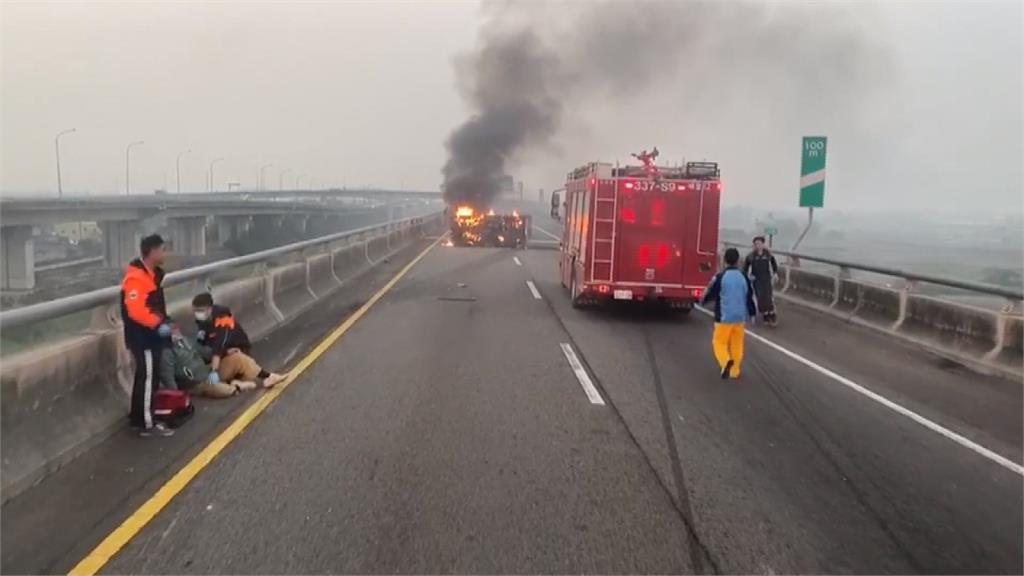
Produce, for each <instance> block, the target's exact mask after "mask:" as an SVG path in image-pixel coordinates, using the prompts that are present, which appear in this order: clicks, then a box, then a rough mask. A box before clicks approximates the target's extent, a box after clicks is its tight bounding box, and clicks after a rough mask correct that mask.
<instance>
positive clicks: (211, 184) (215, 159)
mask: <svg viewBox="0 0 1024 576" xmlns="http://www.w3.org/2000/svg"><path fill="white" fill-rule="evenodd" d="M222 160H224V159H223V158H214V159H213V160H211V161H210V173H209V175H207V179H208V180H209V182H207V186H206V191H207V192H213V165H214V164H216V163H217V162H220V161H222Z"/></svg>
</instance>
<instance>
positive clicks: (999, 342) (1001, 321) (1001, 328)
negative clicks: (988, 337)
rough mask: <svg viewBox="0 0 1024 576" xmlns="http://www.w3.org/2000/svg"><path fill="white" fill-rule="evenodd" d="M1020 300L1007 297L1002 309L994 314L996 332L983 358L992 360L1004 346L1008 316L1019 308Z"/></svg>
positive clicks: (1007, 328)
mask: <svg viewBox="0 0 1024 576" xmlns="http://www.w3.org/2000/svg"><path fill="white" fill-rule="evenodd" d="M1020 308H1021V301H1020V300H1015V299H1013V298H1007V299H1006V304H1005V305H1004V306H1003V309H1002V310H1000V311H999V313H998V314H997V315H996V334H995V336H996V337H995V341H996V342H995V345H994V346H992V349H991V350H989V351H988V352H986V353H985V355H984V356H983V358H984V359H985V360H992V359H994V358H995V357H996V356H998V355H999V353H1000V352H1002V351H1003V347H1004V346H1006V337H1007V331H1008V330H1009V325H1010V322H1009V318H1010V316H1013V315H1014V313H1015V312H1017V311H1018V310H1020Z"/></svg>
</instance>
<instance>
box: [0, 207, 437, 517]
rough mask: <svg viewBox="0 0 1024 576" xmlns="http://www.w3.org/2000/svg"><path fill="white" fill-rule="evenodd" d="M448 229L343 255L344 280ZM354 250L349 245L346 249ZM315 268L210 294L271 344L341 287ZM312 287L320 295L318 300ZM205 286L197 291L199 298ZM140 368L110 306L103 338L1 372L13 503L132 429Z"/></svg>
mask: <svg viewBox="0 0 1024 576" xmlns="http://www.w3.org/2000/svg"><path fill="white" fill-rule="evenodd" d="M442 228H443V224H442V222H441V219H440V218H435V219H432V220H429V221H428V222H427V223H426V224H415V225H413V224H410V225H409V229H408V230H407V233H406V234H404V235H403V236H401V237H402V238H404V239H403V240H401V241H396V242H393V243H391V251H390V252H389V251H388V249H387V245H388V242H387V240H386V238H385V237H383V236H378V237H375V238H373V239H371V240H369V242H371V244H372V245H371V246H366V245H364V244H365V242H366V241H365V240H360V241H359V243H356V244H352V245H351V246H343V247H339V248H336V249H335V250H334V255H335V257H334V273H335V274H336V275H337V276H338V277H339V278H341V279H349V278H353V277H355V276H357V275H359V274H360V273H362V272H364V271H366V270H367V269H368V268H369V264H368V263H367V261H366V256H365V253H366V250H367V249H368V248H369V249H370V250H372V251H373V252H374V254H375V255H376V258H375V261H377V260H379V259H383V258H385V257H387V256H389V255H390V253H392V252H394V251H397V250H400V249H403V248H405V247H407V246H409V245H411V244H412V243H414V242H415V241H416V240H418V239H419V238H421V237H424V236H425V235H429V234H436V233H437V232H438V231H439V230H441V229H442ZM344 242H347V241H342V243H344ZM307 261H308V262H309V263H310V274H309V275H308V276H307V273H306V270H307V264H306V262H298V263H295V264H289V265H286V266H282V267H279V268H272V269H269V270H266V271H265V272H264V273H262V274H260V275H258V276H254V277H248V278H242V279H239V280H233V281H230V282H227V283H224V284H220V285H214V286H212V287H210V288H211V289H212V292H213V294H214V298H215V300H216V301H218V302H220V303H223V304H225V305H227V306H229V307H230V308H231V309H232V311H233V312H234V313H235V315H236V316H237V317H238V319H239V321H240V322H241V323H242V325H243V326H245V328H246V330H247V331H248V332H249V334H250V335H251V336H252V337H253V338H257V339H258V338H261V337H263V336H265V335H267V334H268V333H269V332H271V331H273V330H274V329H276V328H277V327H279V326H281V325H282V324H284V323H286V322H288V321H289V320H291V319H292V318H294V317H295V316H297V315H298V314H300V313H301V312H303V311H304V310H305V309H307V308H309V307H311V306H313V305H315V304H316V302H317V300H318V299H319V298H324V297H326V296H328V295H330V294H331V293H332V292H334V291H335V290H336V289H337V288H339V287H340V286H341V284H338V283H337V282H336V281H335V280H334V278H333V275H331V266H330V257H329V255H327V254H315V255H310V256H308V257H307ZM311 286H316V287H319V288H320V291H316V290H313V292H315V293H316V298H314V297H313V296H312V293H313V292H311V291H310V288H311ZM198 288H199V285H198V284H197V289H198ZM190 304H191V301H190V300H182V301H176V302H173V303H171V304H170V306H169V310H168V312H169V313H171V315H172V318H174V319H175V321H177V322H179V323H180V324H181V325H182V326H183V327H186V328H191V327H193V326H194V322H192V321H191V306H190ZM132 373H133V366H132V360H131V357H130V354H129V353H128V351H127V350H126V349H125V347H124V341H123V335H122V329H121V326H120V315H119V313H118V311H117V308H116V307H113V306H104V307H102V308H100V309H97V312H96V313H95V314H94V322H93V328H92V329H91V330H90V331H89V332H87V333H85V334H82V335H79V336H76V337H73V338H70V339H68V340H65V341H62V342H59V343H56V344H50V345H47V346H43V347H39V348H35V349H30V350H26V351H24V352H21V353H18V354H13V355H11V356H10V357H5V358H4V361H3V365H2V370H0V385H2V386H0V392H2V398H0V410H2V421H0V433H2V452H3V454H2V473H0V476H2V491H0V494H2V499H3V501H7V500H8V499H10V498H12V497H14V496H16V495H17V494H18V493H20V492H21V491H22V490H24V489H25V488H27V487H29V486H31V485H32V484H33V483H35V482H37V481H39V480H40V479H42V478H43V477H45V476H46V475H47V474H50V473H52V472H53V471H54V470H56V469H58V468H59V467H60V466H62V465H63V464H64V463H66V462H68V461H70V460H71V459H73V458H74V457H75V456H77V455H78V454H81V453H82V452H83V451H84V450H87V449H88V448H89V447H90V446H92V445H94V444H96V443H97V442H99V441H101V440H102V439H104V438H106V437H107V436H108V435H109V434H110V433H112V432H113V431H115V430H117V429H118V428H119V427H122V426H125V425H127V418H126V414H127V413H128V401H129V395H130V390H131V381H132Z"/></svg>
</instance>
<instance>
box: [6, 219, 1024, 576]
mask: <svg viewBox="0 0 1024 576" xmlns="http://www.w3.org/2000/svg"><path fill="white" fill-rule="evenodd" d="M521 208H522V209H523V210H527V211H532V212H533V217H534V223H535V229H534V232H533V234H534V238H535V239H536V240H537V242H535V243H534V246H535V247H534V248H532V249H529V250H526V251H508V250H497V249H483V248H480V249H473V248H451V247H444V246H442V245H441V244H440V242H439V241H438V239H439V234H440V232H441V230H442V227H441V226H439V225H438V224H439V223H438V222H437V221H436V220H433V221H432V220H430V219H421V220H417V221H415V222H406V223H401V224H397V225H391V227H390V228H384V229H380V228H377V229H367V230H363V231H359V232H357V233H354V234H350V235H338V236H335V237H332V238H331V239H329V240H328V241H326V242H320V243H317V242H312V243H308V244H305V245H303V246H299V247H295V248H293V249H281V250H279V251H278V252H275V253H274V254H268V255H263V256H261V255H253V256H252V259H251V260H246V261H241V262H238V263H237V268H238V269H239V270H242V269H248V268H246V267H248V266H252V265H253V264H254V263H255V262H256V261H257V260H260V259H262V261H266V262H270V264H269V265H267V266H266V267H265V268H261V270H262V271H261V272H257V273H258V274H260V276H258V277H257V278H252V277H248V276H247V277H245V278H239V277H237V276H235V275H228V274H226V273H225V272H224V271H214V270H213V269H206V270H199V271H195V272H188V271H186V272H184V273H179V274H181V275H180V276H178V277H177V278H176V279H175V280H174V282H173V283H174V284H175V287H173V288H171V290H172V291H174V292H173V295H174V296H176V297H178V298H179V299H180V298H183V297H185V296H186V295H187V294H188V290H194V289H195V288H196V287H197V286H212V287H213V289H214V293H215V294H218V298H223V299H225V300H226V301H229V302H231V304H232V306H233V307H235V308H236V309H240V310H243V312H242V317H243V320H244V322H245V324H246V326H251V327H252V330H253V331H254V332H256V333H257V335H259V336H260V340H259V342H258V343H257V345H256V351H255V354H256V356H257V357H259V358H260V359H261V360H263V361H264V363H265V364H267V365H269V366H271V367H273V368H275V369H281V370H284V369H290V370H291V372H292V376H291V378H290V379H289V381H288V382H287V384H286V386H282V387H280V388H276V389H274V390H272V391H269V392H262V393H257V394H253V395H251V396H247V397H243V398H238V399H235V400H224V401H209V400H203V399H198V400H197V401H196V402H197V405H198V407H199V408H198V412H197V415H196V416H195V418H193V420H192V421H191V422H189V423H188V424H186V426H185V427H183V428H181V429H179V431H178V434H176V435H175V436H174V437H172V438H169V439H160V440H157V439H139V438H137V437H135V436H133V435H131V434H130V433H129V431H128V430H126V429H124V428H123V427H122V426H123V423H121V422H117V423H115V424H116V425H114V426H113V428H112V429H108V428H110V427H109V425H108V426H107V428H105V429H104V430H103V431H100V432H96V433H95V435H96V436H97V437H98V438H99V439H97V440H95V441H94V442H90V443H88V444H89V445H88V446H81V445H79V446H76V447H74V448H73V449H67V448H66V447H67V443H66V442H65V443H63V444H61V446H62V448H64V449H62V450H61V451H60V452H61V455H58V456H56V457H54V458H53V460H54V461H53V462H47V463H44V464H42V467H43V469H44V471H43V472H42V473H37V474H36V475H35V476H32V479H31V481H29V482H21V483H20V485H16V484H15V483H10V482H9V480H10V479H11V478H13V477H15V476H18V475H19V474H21V475H22V476H21V477H22V478H25V476H23V475H24V474H25V471H24V470H14V469H12V468H11V463H12V462H13V461H14V460H16V459H17V458H22V460H21V462H23V463H26V462H30V461H31V462H35V463H37V464H38V462H39V460H40V459H43V460H45V459H46V458H45V457H44V456H43V455H42V454H41V452H45V451H46V450H50V449H52V448H53V447H52V446H45V445H44V444H45V441H44V439H43V438H40V436H42V435H45V434H44V432H47V430H46V429H44V428H41V426H44V425H50V423H51V422H50V421H49V420H47V419H46V417H44V411H45V410H50V411H57V412H59V411H60V410H65V409H70V408H72V407H69V406H67V405H66V403H65V404H62V403H61V402H62V401H61V400H60V399H55V398H51V397H50V396H52V395H54V393H55V391H59V390H62V389H63V390H66V386H67V385H68V384H69V383H72V384H73V385H74V386H73V389H74V390H75V391H74V392H73V393H70V394H69V393H64V394H63V399H64V401H65V402H66V400H67V398H68V397H69V396H70V397H72V398H74V399H75V400H76V401H79V402H82V403H83V404H84V406H86V407H88V408H89V409H97V410H99V409H101V404H99V403H95V402H98V401H99V400H102V409H104V410H108V411H110V410H113V411H114V412H115V416H119V415H120V414H121V412H123V410H124V403H123V402H124V391H123V389H122V390H118V385H117V384H116V380H117V376H116V374H117V373H119V371H123V370H124V369H125V367H124V366H120V365H118V364H117V363H118V362H119V361H120V360H118V359H119V358H122V357H123V354H120V353H119V352H118V351H117V350H116V345H115V344H108V345H104V344H102V343H83V342H80V341H79V340H70V341H63V342H57V343H50V344H44V343H38V344H36V345H34V349H32V350H28V351H24V352H21V353H18V354H16V355H15V357H13V358H12V357H11V356H7V358H5V363H4V367H3V386H4V388H3V391H4V398H3V406H4V411H5V412H4V417H5V418H4V420H3V425H4V430H3V432H4V434H3V442H4V445H3V450H4V466H5V469H4V476H5V478H4V501H5V503H4V507H3V514H2V521H3V526H2V528H3V530H2V537H3V542H2V544H3V545H2V554H3V556H2V569H3V571H4V572H19V573H21V572H29V573H39V572H64V571H67V570H69V569H72V568H74V569H76V571H78V572H80V573H95V572H96V571H101V572H104V573H175V574H180V573H212V572H217V573H256V572H260V573H263V572H268V573H270V572H272V573H299V572H302V573H327V572H347V573H354V572H359V573H385V572H386V573H395V572H402V573H410V572H415V573H440V572H463V573H485V572H486V573H493V572H500V573H553V572H558V573H568V572H601V573H612V572H615V573H652V572H658V573H668V572H708V573H713V572H724V573H739V572H743V573H755V572H756V573H796V572H801V573H804V572H811V573H834V572H857V573H882V572H897V573H917V572H956V573H982V572H984V573H989V572H996V573H1006V572H1010V573H1020V572H1022V571H1024V566H1022V556H1024V547H1022V542H1024V501H1022V494H1024V467H1022V461H1024V446H1022V444H1024V443H1022V436H1024V425H1022V412H1024V395H1022V385H1021V378H1020V375H1019V373H1018V372H1016V371H1017V370H1019V369H1018V368H1015V366H1016V365H1015V364H1006V366H1005V367H1004V368H1005V369H1003V370H985V368H986V365H985V364H984V363H983V362H980V361H979V362H978V363H976V364H970V363H968V362H967V361H966V360H964V361H962V362H961V361H957V360H956V358H957V356H955V355H950V354H946V353H943V352H942V350H943V349H940V347H939V346H938V345H935V346H924V345H923V341H922V338H923V336H922V333H921V332H920V331H919V330H922V329H923V328H922V326H921V325H914V331H911V332H909V333H905V329H906V328H908V327H910V324H914V322H916V320H913V318H914V314H916V313H917V312H909V316H910V318H911V322H910V323H909V324H908V326H903V324H902V323H901V325H900V326H892V325H891V324H890V325H888V328H889V329H886V330H880V329H877V328H876V327H873V326H872V325H871V322H876V321H877V320H878V318H876V317H875V316H871V315H870V314H868V315H864V316H863V317H864V318H867V319H869V320H870V322H869V321H867V320H866V321H864V322H854V321H851V318H853V317H854V316H855V314H849V315H846V316H844V315H843V314H841V313H837V311H836V310H835V309H833V308H834V307H839V312H842V311H843V310H844V308H843V307H844V306H845V304H843V296H842V295H843V294H846V293H847V288H846V286H847V284H843V282H841V281H835V282H833V283H832V284H831V285H830V286H831V287H832V288H833V289H834V290H836V291H835V293H827V292H826V289H827V288H828V286H826V285H825V284H826V283H825V282H823V281H820V280H818V279H815V278H814V277H812V276H808V275H806V274H804V273H801V272H799V271H791V274H792V276H787V278H789V280H790V281H791V282H792V283H793V284H792V286H791V288H792V292H791V294H790V297H788V298H787V299H784V300H783V301H782V302H781V303H780V307H781V310H780V317H781V319H782V323H781V325H780V326H779V327H778V328H777V329H775V330H765V329H763V328H760V327H753V328H752V329H751V330H750V338H749V339H748V342H747V355H748V356H747V360H746V361H745V364H744V374H743V377H742V379H740V380H738V381H723V380H721V379H720V378H719V377H718V373H717V366H716V365H715V363H714V361H713V359H712V358H711V352H710V333H711V320H710V319H709V318H707V317H706V316H705V315H703V314H700V313H695V314H692V315H690V316H689V317H686V318H665V317H663V316H660V315H657V314H649V313H648V314H645V313H637V312H636V311H634V310H615V309H612V310H576V309H573V308H572V307H571V306H570V304H569V301H568V298H567V296H566V295H565V293H564V292H563V290H562V289H561V287H560V285H559V283H558V278H557V264H556V261H557V259H556V255H557V252H555V251H553V250H543V249H536V248H540V247H542V244H541V242H542V241H545V240H546V241H547V242H548V244H547V246H546V247H551V246H552V245H553V244H554V243H555V240H554V239H553V238H552V236H553V237H554V238H557V236H558V231H559V228H558V226H559V224H558V223H557V222H554V221H550V220H547V219H546V218H545V217H544V216H543V212H544V211H545V210H546V209H545V208H543V207H537V209H536V210H534V209H533V208H534V206H531V205H524V206H522V207H521ZM555 245H556V244H555ZM802 274H803V275H802ZM854 293H857V294H859V296H858V297H859V298H868V300H866V302H871V301H873V300H872V299H871V295H870V294H869V295H868V296H865V295H864V293H863V290H862V291H861V292H859V293H858V292H857V291H856V290H854ZM110 297H111V295H110V294H99V295H93V296H90V298H93V300H91V301H89V302H86V303H84V304H83V303H82V302H78V303H64V304H62V305H64V306H66V308H65V309H64V310H63V312H65V313H67V312H70V311H72V310H83V309H86V308H88V307H90V306H100V308H99V310H103V306H107V305H108V303H109V299H110ZM886 298H888V296H885V295H879V296H878V297H877V299H878V300H880V301H885V299H886ZM908 301H909V302H911V304H903V305H900V304H899V302H897V311H896V314H900V312H899V310H903V314H904V315H907V314H908V310H917V309H916V308H913V306H917V304H914V303H913V302H915V300H914V299H913V298H909V300H908ZM853 306H854V307H856V306H857V304H853ZM901 306H907V308H903V307H901ZM869 308H871V306H869ZM273 309H276V310H277V313H276V314H275V313H274V312H273ZM863 309H864V303H863V302H861V303H860V310H863ZM871 309H872V311H873V312H872V313H878V312H877V309H875V308H871ZM846 311H849V310H846ZM940 311H941V312H942V314H936V317H939V316H941V317H943V318H948V317H949V316H948V314H950V312H949V311H948V310H946V309H941V310H940ZM16 312H18V311H17V310H14V311H8V312H4V313H3V315H0V321H2V327H3V329H4V331H5V333H6V332H7V331H8V330H9V329H11V328H12V327H13V328H14V329H17V327H19V326H23V325H25V323H26V322H28V321H29V319H31V317H32V314H34V312H33V311H32V310H29V311H22V312H20V313H18V315H11V314H12V313H16ZM956 312H957V313H958V314H960V315H961V316H959V317H960V318H964V317H970V313H969V311H964V310H961V309H957V310H956ZM181 313H183V310H182V309H177V311H176V314H181ZM886 313H888V312H886ZM858 314H859V311H858ZM1005 314H1006V315H1007V317H1006V318H1004V320H1003V321H1002V324H999V322H998V321H995V324H993V326H996V325H998V326H996V328H998V329H999V330H1002V331H1003V332H999V333H1000V334H1003V335H1004V339H1003V341H1001V342H1000V346H1001V348H1000V350H999V353H1000V354H1004V353H1005V354H1007V355H1013V354H1017V355H1018V357H1019V355H1020V349H1019V340H1016V341H1015V340H1014V338H1016V335H1017V331H1018V330H1019V326H1020V324H1019V322H1018V321H1017V320H1016V319H1015V318H1016V316H1014V312H1012V311H1007V312H1006V313H1005ZM91 318H92V322H93V324H92V329H91V330H92V335H91V336H90V338H92V339H93V340H97V339H98V340H100V341H103V342H114V343H116V338H117V326H116V323H111V322H110V318H109V315H108V314H106V313H103V312H95V313H92V315H91ZM971 318H973V317H971ZM986 318H987V317H986ZM993 318H998V317H993ZM885 322H888V320H887V319H885V321H884V322H882V324H885ZM903 322H907V317H904V318H903ZM979 322H981V321H980V320H978V321H976V323H979ZM939 324H940V323H936V326H935V327H934V328H935V330H936V331H937V333H938V332H940V331H941V330H942V329H943V328H942V327H941V326H940V325H939ZM972 325H974V324H972ZM999 326H1001V327H999ZM1007 326H1009V328H1007ZM996 328H993V329H994V330H995V329H996ZM1007 335H1009V336H1008V337H1007ZM104 338H106V339H107V340H103V339H104ZM943 338H944V337H941V336H940V337H936V338H935V342H940V341H943V342H944V340H943ZM964 338H966V337H964ZM93 340H89V342H93ZM1015 342H1016V343H1015ZM946 344H947V345H948V346H947V347H946V348H945V350H947V351H948V350H949V349H950V347H951V346H964V349H965V350H967V352H966V353H965V356H964V357H965V358H966V357H969V356H971V355H975V356H977V357H978V359H979V360H980V359H981V358H980V357H981V356H982V355H983V354H987V353H988V352H991V350H988V348H989V347H990V346H989V345H990V344H991V342H990V343H987V344H985V343H982V344H978V343H972V342H968V341H967V340H966V339H962V340H960V341H958V342H953V343H950V342H946ZM61 347H63V348H61ZM55 349H56V350H59V354H62V355H63V357H64V358H67V359H68V360H66V361H64V362H63V365H60V364H61V363H58V365H55V366H51V367H48V368H46V369H45V371H44V372H43V373H42V374H40V373H39V372H38V371H39V370H43V368H41V367H39V366H38V364H35V362H38V361H39V358H45V357H49V356H47V355H48V354H54V353H55V352H53V350H55ZM976 349H977V350H985V352H983V353H977V352H975V350H976ZM86 350H88V351H90V352H89V353H90V354H95V355H97V356H98V357H99V358H101V359H103V360H104V361H105V362H107V363H110V364H111V366H101V367H100V368H98V369H96V370H93V371H87V372H84V373H83V372H76V371H75V370H72V369H69V364H71V363H72V361H73V360H74V356H73V354H82V353H83V352H82V351H86ZM33 355H35V356H33ZM93 364H97V362H93ZM100 364H102V363H100ZM986 372H988V373H986ZM111 374H114V376H111ZM111 380H114V381H115V382H114V383H111V382H110V381H111ZM97 387H98V388H100V389H103V390H106V391H107V392H106V393H107V394H108V395H109V396H113V398H108V397H106V396H105V397H103V398H102V399H99V398H97V392H96V389H97ZM56 393H58V394H59V392H56ZM117 394H120V396H118V395H117ZM34 402H38V405H37V406H33V403H34ZM94 403H95V404H94ZM19 410H20V411H19ZM33 416H34V417H35V418H34V419H33ZM62 416H63V414H59V413H58V414H53V415H52V416H51V417H53V418H56V417H62ZM76 422H77V423H82V422H84V420H81V419H79V420H77V421H76ZM26 423H32V424H26ZM18 424H22V425H26V426H27V425H32V426H36V428H33V429H31V430H27V431H24V430H22V431H19V430H14V429H12V428H10V427H12V426H16V425H18ZM92 424H93V425H94V427H95V428H96V429H97V430H99V428H102V427H101V426H95V424H96V423H95V422H93V423H92ZM111 430H113V432H112V433H111ZM50 434H51V435H52V434H53V432H52V431H50ZM33 438H35V440H32V439H33ZM65 440H66V439H61V441H62V442H64V441H65ZM76 440H77V439H76ZM12 442H21V443H22V445H14V444H12ZM33 442H35V444H34V445H33V446H29V447H28V448H26V447H25V446H24V445H23V444H26V443H27V444H32V443H33ZM33 450H34V451H33ZM70 452H74V453H75V455H76V457H74V458H73V459H70V458H65V457H64V455H67V454H69V453H70ZM58 460H63V461H60V462H59V463H55V462H57V461H58Z"/></svg>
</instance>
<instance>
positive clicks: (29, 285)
mask: <svg viewBox="0 0 1024 576" xmlns="http://www.w3.org/2000/svg"><path fill="white" fill-rule="evenodd" d="M0 238H2V239H0V259H2V260H3V262H2V263H0V287H2V288H3V289H4V290H31V289H33V288H35V287H36V263H35V255H34V253H33V251H34V243H33V241H32V227H31V226H4V227H2V228H0Z"/></svg>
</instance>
